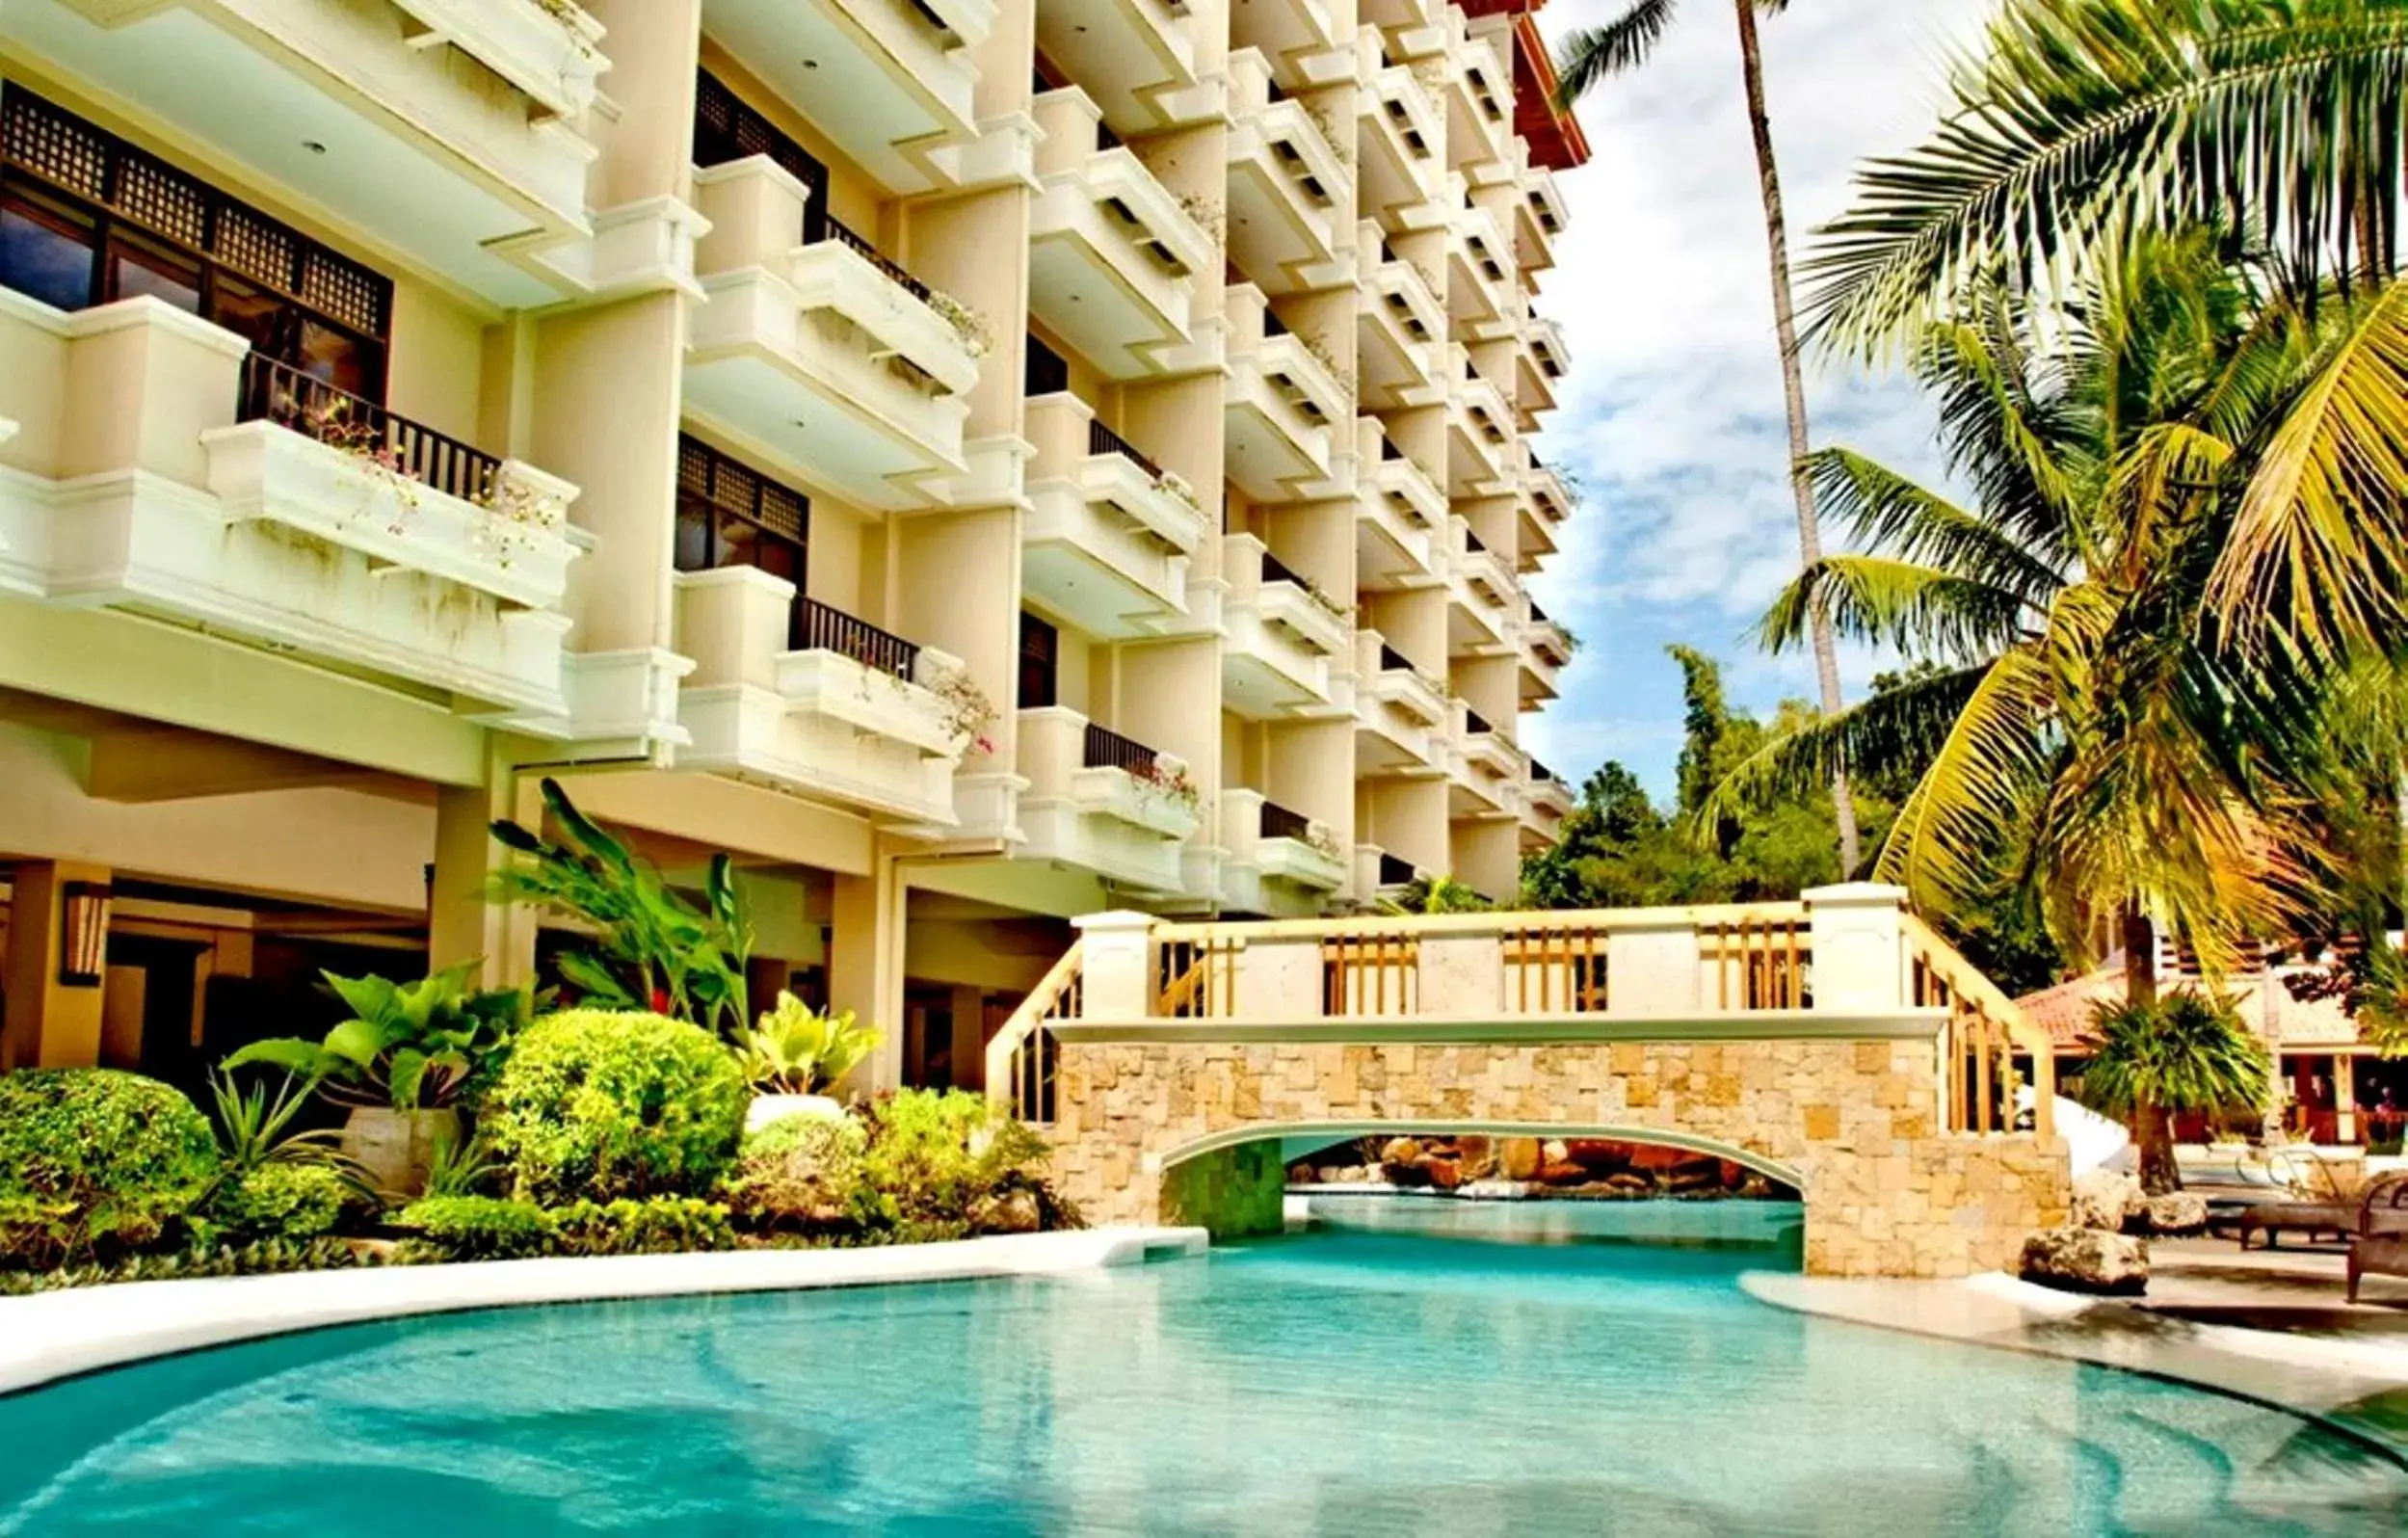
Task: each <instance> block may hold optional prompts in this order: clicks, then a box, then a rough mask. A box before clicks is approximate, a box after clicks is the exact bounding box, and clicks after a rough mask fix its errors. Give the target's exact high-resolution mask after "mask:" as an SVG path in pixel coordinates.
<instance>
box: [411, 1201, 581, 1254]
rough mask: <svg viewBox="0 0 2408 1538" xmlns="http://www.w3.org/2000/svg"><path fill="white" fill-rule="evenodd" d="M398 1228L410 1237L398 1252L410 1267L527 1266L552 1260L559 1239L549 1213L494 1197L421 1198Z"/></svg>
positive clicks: (533, 1206)
mask: <svg viewBox="0 0 2408 1538" xmlns="http://www.w3.org/2000/svg"><path fill="white" fill-rule="evenodd" d="M393 1223H394V1226H395V1227H397V1228H401V1229H405V1230H407V1231H408V1232H409V1233H410V1235H411V1237H410V1238H408V1239H405V1240H404V1241H402V1244H401V1246H400V1249H399V1251H398V1254H399V1258H400V1259H402V1260H407V1261H419V1260H526V1259H529V1258H530V1257H533V1256H539V1255H549V1254H551V1253H552V1250H553V1248H554V1246H555V1245H556V1243H557V1242H558V1239H559V1233H558V1231H557V1229H556V1227H555V1225H554V1224H553V1221H552V1215H551V1214H550V1213H549V1212H546V1211H544V1210H543V1209H542V1207H537V1206H536V1205H535V1204H534V1203H532V1202H515V1201H510V1200H508V1199H505V1198H502V1197H493V1196H429V1197H422V1198H420V1199H419V1200H418V1201H415V1202H412V1203H410V1206H408V1207H404V1208H402V1211H401V1215H400V1216H399V1217H397V1218H395V1219H394V1220H393Z"/></svg>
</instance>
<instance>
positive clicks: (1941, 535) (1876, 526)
mask: <svg viewBox="0 0 2408 1538" xmlns="http://www.w3.org/2000/svg"><path fill="white" fill-rule="evenodd" d="M1806 470H1807V474H1808V476H1809V477H1811V478H1812V479H1813V484H1814V498H1815V501H1816V503H1817V505H1819V506H1820V507H1821V508H1822V510H1823V512H1824V514H1825V516H1826V517H1831V518H1833V519H1835V520H1837V521H1839V523H1841V524H1842V525H1844V526H1845V527H1846V528H1848V529H1849V531H1850V532H1851V533H1852V534H1853V536H1854V538H1855V543H1856V544H1859V545H1861V546H1863V547H1865V548H1866V549H1870V550H1875V551H1879V552H1881V553H1883V554H1886V555H1892V556H1896V557H1898V558H1899V559H1901V560H1907V561H1916V562H1920V563H1922V564H1924V565H1927V566H1932V567H1937V568H1939V569H1941V570H1945V571H1947V572H1950V573H1952V574H1954V575H1957V576H1960V577H1966V578H1970V579H1972V580H1975V581H1979V582H1982V583H1985V584H1987V585H1989V586H1992V587H1995V588H1999V589H2003V590H2005V591H2007V592H2011V593H2014V594H2016V595H2018V596H2019V597H2023V598H2024V600H2025V601H2027V602H2031V603H2045V602H2047V601H2048V598H2049V596H2050V595H2051V594H2052V593H2054V592H2055V591H2056V590H2057V589H2058V588H2059V587H2060V586H2062V585H2063V584H2064V581H2065V575H2064V573H2063V572H2062V571H2061V570H2058V569H2057V568H2055V567H2053V566H2051V565H2050V564H2049V563H2048V562H2047V561H2045V560H2043V559H2041V558H2039V557H2037V556H2034V555H2033V554H2032V553H2031V552H2030V551H2029V550H2028V549H2027V548H2026V547H2025V546H2024V544H2022V543H2021V542H2019V541H2017V540H2015V539H2013V538H2010V537H2009V536H2008V535H2007V534H2006V533H2005V532H2004V531H2002V530H2001V529H1999V528H1998V526H1997V525H1996V524H1994V523H1992V522H1991V521H1990V520H1989V519H1987V518H1985V517H1981V516H1979V515H1977V514H1973V513H1969V512H1967V511H1966V510H1965V509H1963V508H1961V507H1958V506H1957V505H1956V504H1955V503H1953V502H1951V501H1949V500H1948V499H1947V498H1946V497H1945V496H1942V495H1941V494H1940V493H1939V492H1937V491H1929V490H1926V489H1925V488H1923V487H1922V486H1919V485H1918V484H1917V483H1916V482H1914V481H1912V480H1910V479H1908V478H1907V477H1906V476H1903V475H1900V474H1899V473H1898V472H1896V471H1895V470H1892V469H1889V468H1887V467H1885V466H1883V465H1881V464H1875V463H1874V462H1873V461H1871V460H1869V459H1867V458H1866V457H1865V456H1864V455H1862V454H1859V453H1857V452H1855V451H1854V450H1852V449H1846V448H1831V449H1822V450H1819V451H1817V452H1815V453H1813V454H1810V455H1808V456H1807V459H1806Z"/></svg>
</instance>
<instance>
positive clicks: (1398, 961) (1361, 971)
mask: <svg viewBox="0 0 2408 1538" xmlns="http://www.w3.org/2000/svg"><path fill="white" fill-rule="evenodd" d="M1420 984H1421V944H1420V941H1417V940H1416V939H1415V938H1414V937H1413V936H1412V934H1410V933H1409V932H1407V931H1405V930H1403V929H1372V930H1359V931H1355V932H1352V933H1344V934H1336V935H1329V936H1325V937H1324V938H1323V939H1322V941H1321V1013H1322V1014H1323V1015H1325V1016H1327V1017H1329V1018H1331V1019H1333V1020H1335V1019H1339V1018H1342V1017H1345V1016H1350V1015H1411V1014H1413V1013H1414V1012H1415V1011H1416V1010H1417V1009H1419V1008H1420V996H1421V987H1420Z"/></svg>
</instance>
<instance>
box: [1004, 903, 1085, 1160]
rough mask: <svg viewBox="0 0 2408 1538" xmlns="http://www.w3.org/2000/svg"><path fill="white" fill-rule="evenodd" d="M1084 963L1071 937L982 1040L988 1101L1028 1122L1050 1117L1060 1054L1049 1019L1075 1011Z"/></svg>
mask: <svg viewBox="0 0 2408 1538" xmlns="http://www.w3.org/2000/svg"><path fill="white" fill-rule="evenodd" d="M1085 965H1086V955H1085V950H1084V947H1083V946H1082V945H1081V944H1080V942H1078V941H1072V942H1071V948H1070V949H1069V950H1068V951H1066V952H1064V953H1063V956H1062V959H1061V960H1060V961H1058V962H1055V963H1054V964H1053V968H1052V969H1051V970H1050V971H1048V972H1046V973H1045V980H1044V981H1042V982H1040V983H1039V984H1038V985H1037V986H1036V988H1035V989H1034V990H1032V991H1031V992H1030V994H1029V995H1028V996H1027V997H1026V998H1023V999H1021V1000H1020V1004H1019V1008H1018V1009H1015V1010H1014V1011H1012V1017H1011V1019H1009V1020H1007V1021H1004V1022H1003V1028H1002V1029H1001V1030H999V1031H997V1032H995V1036H994V1040H992V1041H991V1042H989V1043H988V1044H987V1100H988V1103H989V1104H991V1105H992V1106H994V1107H995V1109H997V1110H999V1111H1005V1112H1008V1113H1010V1114H1011V1115H1012V1116H1014V1117H1016V1118H1018V1119H1019V1120H1020V1121H1023V1122H1026V1123H1028V1124H1029V1125H1030V1126H1032V1127H1045V1126H1050V1125H1051V1124H1052V1122H1053V1117H1054V1070H1055V1066H1056V1064H1057V1063H1058V1062H1059V1060H1060V1055H1061V1054H1060V1048H1059V1045H1058V1044H1057V1043H1056V1042H1055V1040H1054V1036H1053V1030H1052V1025H1053V1022H1054V1021H1060V1020H1075V1019H1076V1018H1077V1017H1078V1014H1079V1007H1080V1001H1081V997H1082V994H1083V992H1084V990H1083V989H1082V987H1081V983H1082V980H1083V977H1084V968H1085Z"/></svg>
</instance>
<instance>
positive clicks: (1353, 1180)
mask: <svg viewBox="0 0 2408 1538" xmlns="http://www.w3.org/2000/svg"><path fill="white" fill-rule="evenodd" d="M1364 1173H1365V1172H1364V1170H1363V1166H1362V1165H1360V1164H1349V1165H1347V1166H1346V1167H1345V1168H1344V1169H1342V1170H1340V1171H1338V1172H1337V1183H1338V1184H1340V1185H1361V1184H1362V1183H1363V1176H1364Z"/></svg>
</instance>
